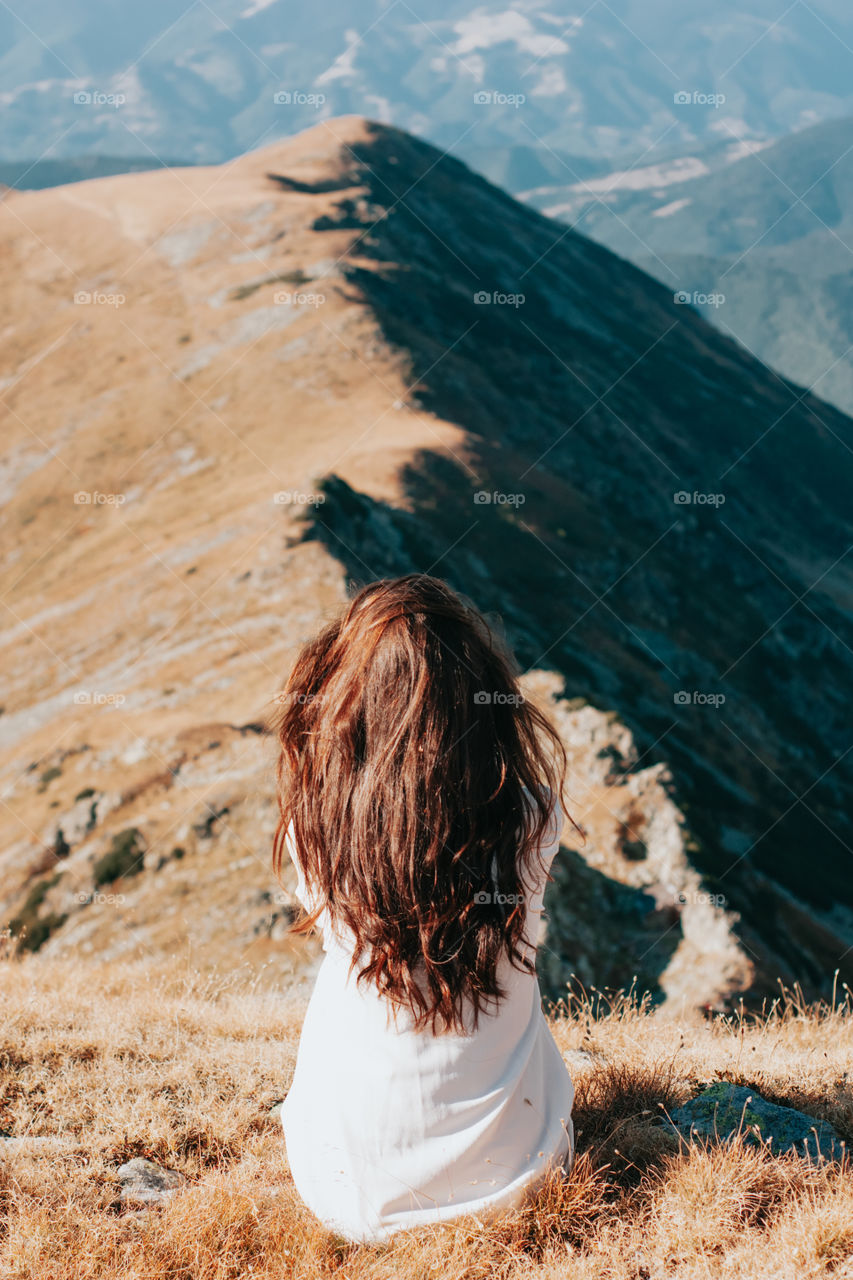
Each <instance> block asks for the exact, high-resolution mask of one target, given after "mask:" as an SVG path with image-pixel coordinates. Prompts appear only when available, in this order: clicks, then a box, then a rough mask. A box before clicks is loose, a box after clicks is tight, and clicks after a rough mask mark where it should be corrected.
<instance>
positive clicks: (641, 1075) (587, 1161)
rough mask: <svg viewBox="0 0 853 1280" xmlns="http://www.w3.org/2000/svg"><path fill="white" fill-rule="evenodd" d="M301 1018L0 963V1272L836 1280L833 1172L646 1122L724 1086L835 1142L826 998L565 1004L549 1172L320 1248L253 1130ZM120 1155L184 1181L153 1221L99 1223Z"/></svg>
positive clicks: (211, 994) (236, 1001)
mask: <svg viewBox="0 0 853 1280" xmlns="http://www.w3.org/2000/svg"><path fill="white" fill-rule="evenodd" d="M303 1013H304V1005H303V1004H300V1003H296V1002H294V1001H292V1000H288V998H287V995H286V993H279V994H277V993H271V992H270V991H264V990H263V989H262V988H261V986H259V985H258V983H257V981H256V982H255V983H254V984H252V983H249V982H248V981H247V980H244V979H243V978H242V977H240V976H237V977H234V978H232V979H230V980H229V979H225V978H223V979H217V980H213V981H212V980H210V979H201V978H200V977H199V976H198V975H197V974H195V973H193V972H192V971H191V970H183V969H182V968H181V966H180V965H177V966H175V967H174V968H173V969H172V970H166V969H165V968H164V969H162V970H157V971H155V970H152V969H151V968H147V969H146V968H143V967H129V966H126V967H117V966H113V967H111V968H109V969H107V968H105V967H104V968H100V969H95V968H90V969H87V968H85V967H82V966H79V965H77V966H73V965H71V964H64V963H49V964H48V963H45V962H43V961H40V960H39V959H38V958H34V959H33V958H30V959H27V960H25V961H22V962H5V963H2V964H0V1028H2V1031H0V1037H2V1038H0V1128H2V1129H3V1130H5V1131H6V1132H11V1133H14V1134H24V1133H26V1134H31V1135H34V1136H40V1137H42V1138H46V1139H48V1141H47V1142H46V1143H45V1142H42V1143H41V1144H39V1143H24V1144H21V1145H20V1146H19V1147H18V1150H17V1151H16V1152H15V1153H14V1154H13V1155H7V1157H6V1159H5V1160H4V1161H3V1162H2V1163H0V1274H2V1275H3V1276H4V1277H6V1276H9V1277H16V1278H18V1277H20V1278H23V1277H27V1280H30V1278H32V1280H36V1278H38V1280H43V1278H46V1277H51V1280H71V1278H72V1277H74V1278H75V1280H83V1278H84V1277H86V1278H87V1280H88V1278H89V1277H95V1276H97V1277H98V1278H99V1280H102V1278H103V1280H110V1278H112V1277H119V1276H120V1277H122V1280H136V1278H138V1280H143V1277H144V1278H145V1280H158V1278H160V1277H163V1278H165V1277H167V1276H168V1277H170V1280H177V1278H178V1277H181V1278H182V1280H183V1278H185V1280H190V1278H192V1280H226V1277H227V1278H229V1280H230V1278H234V1280H236V1278H237V1277H248V1276H253V1277H269V1278H270V1280H271V1278H272V1277H273V1276H274V1277H277V1278H279V1277H294V1278H296V1277H299V1278H302V1277H304V1278H305V1280H308V1278H309V1277H311V1278H312V1280H313V1278H314V1277H320V1276H332V1275H335V1276H340V1277H342V1278H343V1277H347V1278H348V1280H356V1278H358V1280H367V1278H368V1277H377V1278H378V1277H387V1276H392V1275H393V1276H400V1277H404V1278H411V1280H414V1278H415V1277H428V1276H429V1277H438V1278H439V1280H451V1277H452V1278H453V1280H456V1278H457V1277H468V1278H471V1280H473V1278H474V1277H486V1276H490V1277H494V1276H500V1277H506V1278H509V1277H513V1278H515V1277H522V1276H525V1277H530V1276H537V1277H543V1278H544V1277H555V1278H556V1277H557V1276H577V1277H593V1276H595V1277H614V1278H617V1277H618V1278H619V1280H629V1278H630V1280H640V1278H641V1277H645V1278H646V1280H649V1278H651V1277H659V1276H664V1275H667V1276H679V1277H682V1276H684V1277H693V1276H696V1277H699V1276H703V1277H704V1276H708V1275H714V1274H721V1268H722V1266H723V1265H725V1274H726V1275H727V1276H731V1277H756V1278H757V1277H761V1278H762V1280H765V1278H766V1277H768V1276H774V1277H789V1276H790V1277H797V1280H808V1277H811V1276H818V1275H824V1274H832V1275H833V1276H834V1277H844V1276H851V1275H853V1185H851V1181H850V1178H849V1173H847V1174H845V1173H844V1172H843V1171H839V1168H838V1166H830V1167H828V1168H823V1169H818V1168H815V1167H812V1166H809V1165H808V1164H807V1163H806V1162H805V1161H800V1160H798V1159H795V1158H790V1157H785V1158H773V1157H770V1156H768V1155H766V1154H765V1153H764V1152H763V1151H755V1150H754V1149H745V1148H743V1147H739V1146H735V1147H734V1148H732V1149H728V1150H721V1149H717V1150H703V1149H702V1148H700V1147H692V1148H684V1149H682V1150H681V1151H679V1150H678V1148H677V1146H676V1145H675V1144H674V1143H672V1142H670V1140H668V1139H667V1138H666V1137H665V1136H664V1135H663V1134H662V1133H661V1132H660V1130H658V1129H656V1128H655V1127H654V1125H653V1123H652V1118H653V1116H654V1114H655V1112H658V1113H659V1111H660V1107H661V1106H664V1107H667V1108H669V1107H671V1106H672V1105H673V1104H674V1103H676V1102H677V1101H678V1100H679V1099H681V1098H682V1097H684V1096H685V1095H688V1094H690V1093H691V1091H692V1090H695V1087H696V1085H697V1084H698V1083H701V1082H705V1081H710V1080H714V1079H718V1078H724V1079H728V1080H732V1081H736V1082H738V1083H745V1084H748V1085H749V1086H751V1087H755V1088H756V1089H759V1090H760V1091H761V1092H762V1093H763V1094H764V1095H765V1096H767V1097H769V1098H772V1099H774V1100H776V1101H779V1102H784V1103H789V1104H793V1105H795V1106H800V1107H802V1108H804V1109H805V1110H807V1111H808V1112H810V1113H811V1114H812V1115H814V1116H816V1117H825V1118H827V1119H829V1120H830V1121H831V1122H832V1123H834V1124H835V1125H836V1127H837V1128H838V1130H839V1131H840V1132H841V1133H842V1134H843V1135H844V1136H845V1137H846V1138H847V1139H848V1140H849V1139H850V1138H851V1137H853V1095H851V1089H850V1084H849V1079H848V1071H849V1065H850V1062H851V1049H853V1019H851V1016H850V1013H851V1010H850V1008H849V1006H848V1007H846V1008H845V1009H843V1010H838V1009H836V1010H835V1011H834V1012H831V1011H829V1010H827V1009H825V1008H824V1009H822V1010H814V1009H812V1010H807V1009H804V1008H802V1007H798V1006H797V1005H796V1003H793V1004H792V1003H788V1004H787V1006H786V1007H785V1008H782V1007H781V1006H780V1007H779V1008H777V1009H776V1010H775V1011H773V1012H772V1013H771V1014H770V1016H769V1017H767V1018H765V1019H763V1020H758V1021H754V1022H749V1023H743V1022H738V1020H737V1019H728V1020H726V1019H723V1018H716V1019H714V1020H713V1021H708V1022H703V1021H696V1022H688V1021H684V1022H677V1021H672V1020H665V1019H661V1018H659V1017H655V1016H652V1015H650V1014H649V1013H648V1012H647V1011H646V1010H645V1009H644V1008H643V1007H638V1005H637V1004H636V1003H634V1002H627V1001H622V1000H620V1001H616V1002H614V1003H613V1004H612V1006H611V1008H610V1009H607V1010H605V1011H604V1012H603V1013H602V1012H599V1014H598V1015H597V1016H596V1015H594V1012H593V1010H592V1008H591V1007H590V1005H589V1003H588V1002H587V1003H585V1004H584V1003H579V1004H578V1003H575V1004H573V1005H572V1006H571V1007H569V1008H568V1009H567V1010H564V1011H563V1013H562V1014H560V1015H559V1016H557V1017H555V1019H554V1021H553V1029H554V1035H555V1037H556V1040H557V1043H558V1044H559V1046H560V1048H561V1050H562V1051H563V1052H564V1053H565V1054H566V1055H567V1060H568V1061H569V1062H570V1064H571V1067H572V1071H573V1075H574V1077H575V1083H576V1087H577V1105H576V1109H575V1123H576V1128H577V1132H578V1150H579V1152H580V1155H579V1159H578V1161H577V1162H576V1165H575V1170H574V1174H573V1177H572V1179H571V1181H570V1182H569V1183H568V1184H565V1185H564V1186H562V1187H550V1188H546V1189H545V1191H544V1192H542V1194H541V1195H540V1197H539V1199H538V1201H537V1202H536V1203H535V1204H534V1205H532V1206H531V1207H530V1208H529V1209H526V1210H523V1211H521V1210H520V1211H517V1212H514V1213H511V1214H508V1215H506V1216H505V1217H504V1218H502V1219H501V1220H500V1221H498V1222H497V1223H495V1224H493V1225H492V1226H491V1227H489V1228H488V1229H484V1228H481V1227H480V1225H479V1224H478V1223H477V1222H476V1221H474V1220H470V1219H469V1220H464V1221H460V1222H459V1223H457V1224H455V1225H452V1226H448V1227H445V1228H443V1229H441V1230H440V1231H431V1230H424V1231H420V1232H418V1233H411V1234H404V1235H402V1236H400V1237H398V1238H397V1240H396V1242H391V1243H390V1244H387V1245H385V1246H380V1247H375V1248H374V1247H363V1246H349V1245H346V1244H345V1243H342V1242H341V1241H340V1240H339V1239H336V1238H335V1237H334V1236H332V1235H330V1234H329V1233H328V1232H326V1231H324V1230H323V1229H322V1228H321V1227H320V1226H319V1225H318V1224H317V1223H316V1221H315V1220H314V1219H313V1218H312V1216H311V1215H310V1213H308V1211H307V1210H306V1209H304V1208H303V1207H302V1205H301V1204H300V1201H299V1198H298V1196H297V1194H296V1192H295V1189H294V1187H293V1184H292V1182H291V1179H290V1175H289V1171H288V1167H287V1162H286V1154H285V1149H284V1143H283V1140H282V1137H281V1133H280V1130H279V1128H278V1126H277V1125H276V1124H274V1123H271V1122H270V1121H269V1119H268V1118H267V1111H268V1108H269V1106H270V1105H271V1104H272V1103H273V1102H274V1101H275V1100H276V1099H278V1098H280V1097H281V1096H282V1095H283V1093H284V1092H285V1091H286V1089H287V1087H288V1083H289V1080H290V1077H291V1073H292V1071H293V1067H294V1062H295V1055H296V1048H297V1043H298V1036H299V1028H300V1024H301V1019H302V1015H303ZM579 1049H584V1050H586V1051H587V1052H588V1054H589V1055H590V1058H589V1061H588V1062H586V1063H585V1064H584V1065H578V1056H577V1050H579ZM581 1062H583V1059H581ZM134 1155H145V1156H148V1157H150V1158H153V1159H155V1160H158V1161H162V1162H163V1163H165V1164H167V1165H169V1166H170V1167H173V1168H178V1169H180V1170H182V1171H183V1172H184V1173H185V1174H186V1175H187V1176H188V1178H189V1186H188V1188H187V1189H186V1190H185V1191H182V1192H181V1193H179V1195H178V1196H177V1197H176V1198H175V1199H174V1200H173V1201H172V1203H171V1204H170V1205H169V1206H168V1208H167V1209H165V1210H164V1211H160V1210H156V1211H152V1212H150V1213H147V1214H137V1213H128V1212H119V1211H118V1204H117V1201H118V1196H117V1190H118V1184H117V1182H116V1178H115V1170H116V1168H117V1166H118V1165H119V1164H120V1163H121V1162H122V1161H123V1160H126V1159H128V1158H130V1157H131V1156H134ZM724 1256H725V1264H723V1258H724Z"/></svg>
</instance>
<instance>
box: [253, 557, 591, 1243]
mask: <svg viewBox="0 0 853 1280" xmlns="http://www.w3.org/2000/svg"><path fill="white" fill-rule="evenodd" d="M282 707H283V710H282V711H281V713H280V717H279V721H278V726H277V728H278V738H279V742H280V746H281V751H280V756H279V765H278V775H277V776H278V784H279V785H278V789H279V796H278V799H279V808H280V820H279V824H278V828H277V831H276V840H275V847H274V862H275V865H276V866H277V867H280V866H281V864H282V861H283V859H284V858H285V857H286V852H285V851H287V853H289V855H290V857H291V858H292V860H293V862H294V863H295V865H296V868H297V873H298V889H297V892H298V895H299V897H300V900H301V901H302V904H303V906H304V907H305V909H306V915H305V917H304V918H303V919H302V920H301V921H299V922H298V923H297V924H296V925H295V926H294V928H295V930H296V931H298V932H304V931H306V930H308V929H310V928H311V927H312V926H317V927H319V928H321V929H322V931H323V937H324V947H325V950H326V955H325V958H324V960H323V964H322V966H321V970H320V973H319V976H318V978H317V983H316V988H315V991H314V993H313V995H312V998H311V1002H310V1006H309V1009H308V1013H307V1016H306V1019H305V1024H304V1028H303V1032H302V1039H301V1043H300V1047H299V1055H298V1059H297V1067H296V1073H295V1078H294V1082H293V1087H292V1089H291V1091H290V1093H289V1094H288V1097H287V1099H286V1100H285V1104H284V1106H283V1108H282V1120H283V1124H284V1131H285V1137H286V1141H287V1149H288V1156H289V1160H290V1165H291V1170H292V1172H293V1177H294V1180H295V1182H296V1185H297V1188H298V1189H299V1191H300V1193H301V1194H302V1197H303V1199H304V1200H305V1201H306V1202H307V1204H308V1205H309V1206H310V1207H311V1208H312V1209H313V1210H314V1211H315V1212H316V1214H317V1215H318V1217H319V1218H320V1219H321V1220H322V1221H323V1222H325V1223H326V1224H327V1225H328V1226H330V1227H333V1228H335V1229H337V1230H338V1231H339V1232H340V1233H342V1234H343V1235H346V1236H349V1237H350V1238H351V1239H381V1238H382V1237H383V1236H386V1235H389V1234H390V1233H392V1232H394V1231H396V1230H398V1229H400V1228H402V1227H407V1226H417V1225H419V1224H421V1223H428V1222H436V1221H440V1220H442V1219H444V1218H452V1217H456V1216H458V1215H459V1214H462V1213H466V1212H478V1213H480V1212H486V1211H489V1210H494V1209H500V1208H502V1207H506V1206H510V1205H514V1204H517V1203H519V1202H520V1200H522V1199H523V1198H524V1197H525V1195H526V1194H527V1193H528V1192H529V1191H530V1189H531V1188H532V1187H533V1186H534V1185H535V1184H536V1183H537V1182H538V1181H539V1180H540V1179H541V1178H542V1177H543V1175H544V1173H545V1171H546V1169H547V1168H548V1166H549V1165H550V1164H553V1163H557V1164H560V1163H563V1162H564V1161H565V1160H567V1159H568V1158H569V1157H570V1154H571V1149H572V1133H571V1106H572V1085H571V1081H570V1079H569V1076H568V1073H567V1071H566V1068H565V1066H564V1064H563V1062H562V1060H561V1058H560V1055H559V1053H558V1051H557V1048H556V1045H555V1044H554V1041H553V1038H552V1037H551V1034H550V1031H549V1029H548V1026H547V1023H546V1022H545V1019H544V1017H543V1014H542V1009H541V1001H540V996H539V989H538V983H537V979H536V969H535V963H534V962H535V952H536V947H535V940H536V938H537V936H538V929H539V924H540V915H541V909H542V895H543V892H544V887H545V881H546V879H547V875H548V868H549V866H550V862H551V859H552V858H553V856H554V853H555V852H556V849H557V845H558V841H559V835H560V827H561V825H562V812H561V808H560V797H561V795H562V787H563V783H564V779H565V772H566V756H565V748H564V747H563V744H562V742H561V740H560V738H559V735H558V734H557V733H556V731H555V730H554V728H553V726H552V725H551V724H550V723H549V722H548V720H547V717H546V716H545V715H544V714H543V713H542V712H541V711H540V710H539V709H538V708H536V707H535V706H533V705H531V704H530V703H528V702H527V701H526V700H525V698H524V697H523V695H522V693H521V690H520V688H519V685H518V679H517V674H516V668H515V664H514V660H513V659H512V655H511V654H510V653H509V651H508V650H507V649H506V648H505V647H504V646H503V644H502V642H501V641H500V639H499V638H498V637H497V636H496V635H495V634H494V632H493V631H492V629H491V627H490V626H489V625H488V623H487V622H486V620H485V618H483V616H482V615H481V614H480V613H478V611H477V610H476V609H475V608H474V607H473V606H472V605H471V604H470V603H469V602H466V601H464V600H463V599H462V598H461V597H460V596H458V595H457V594H456V593H455V592H453V591H452V590H451V589H450V588H449V587H448V586H447V584H446V583H443V582H441V581H440V580H439V579H436V578H430V577H426V576H424V575H419V574H411V575H408V576H407V577H404V578H397V579H390V580H385V581H382V582H376V583H372V584H370V585H369V586H368V587H365V588H364V589H363V590H362V591H361V592H359V593H358V595H357V596H356V597H355V598H354V599H353V600H352V602H351V603H350V605H349V607H348V608H347V610H346V611H345V613H344V614H343V616H342V617H341V618H339V619H337V620H335V621H333V622H332V623H330V624H329V625H328V626H327V627H326V628H324V630H323V631H322V632H321V633H320V635H318V636H317V637H316V638H315V639H314V640H313V641H310V642H309V643H308V644H307V645H306V646H305V647H304V648H303V650H302V652H301V653H300V655H299V657H298V659H297V661H296V664H295V666H294V668H293V671H292V672H291V674H290V677H289V679H288V682H287V688H286V693H285V697H284V699H283V700H282Z"/></svg>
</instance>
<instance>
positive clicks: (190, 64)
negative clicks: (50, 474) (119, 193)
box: [0, 0, 853, 187]
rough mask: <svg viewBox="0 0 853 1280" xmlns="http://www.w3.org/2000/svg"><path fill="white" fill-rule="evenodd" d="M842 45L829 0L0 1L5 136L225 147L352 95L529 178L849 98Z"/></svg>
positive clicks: (842, 18)
mask: <svg viewBox="0 0 853 1280" xmlns="http://www.w3.org/2000/svg"><path fill="white" fill-rule="evenodd" d="M852 46H853V10H851V8H850V6H849V5H848V4H846V3H843V0H813V2H812V3H810V4H808V5H807V4H805V3H796V4H794V5H792V6H791V7H790V8H789V9H787V10H784V11H783V12H782V13H781V14H780V5H779V3H778V2H777V0H747V3H746V4H745V5H742V4H735V3H733V0H721V2H720V3H718V4H717V5H715V6H714V7H713V10H708V11H707V12H706V13H705V12H703V11H697V12H692V13H691V14H690V15H689V19H686V18H685V14H684V10H683V6H680V5H675V4H673V3H672V0H612V3H609V4H605V3H603V0H602V2H600V3H595V4H593V5H592V6H589V7H587V6H578V7H577V9H573V10H571V11H566V10H565V9H561V8H560V7H557V8H555V7H554V6H553V5H551V4H548V3H545V0H529V2H528V3H527V4H525V5H524V6H523V7H510V6H508V5H507V4H506V3H496V2H495V0H486V2H485V3H481V4H477V5H471V4H470V3H465V0H431V3H430V4H429V5H428V6H423V5H422V4H420V0H418V3H416V4H414V5H413V4H411V3H409V0H391V2H390V3H381V2H380V0H359V2H358V3H356V4H353V3H343V2H342V0H329V2H328V3H326V4H325V5H324V6H322V7H319V6H305V5H299V4H296V3H294V2H293V0H211V3H209V4H208V3H204V4H197V5H190V6H188V7H186V8H184V7H183V6H175V5H174V4H172V3H167V2H166V0H151V2H150V3H148V4H146V5H138V6H127V5H120V4H118V3H116V2H115V0H112V2H108V0H95V2H94V3H93V2H87V3H84V2H83V0H63V3H61V4H60V3H59V0H33V3H31V4H30V6H29V7H28V9H27V13H26V22H24V21H22V20H20V19H18V18H17V17H16V16H15V15H14V13H13V11H12V10H11V9H9V8H6V7H4V8H0V48H2V49H3V50H4V51H5V52H4V53H3V55H2V57H0V93H2V101H3V107H4V124H5V135H4V147H3V149H4V152H5V156H6V158H16V157H26V158H27V159H28V160H30V161H32V160H35V159H39V158H60V157H67V156H74V155H79V154H83V153H86V152H97V153H100V154H107V155H118V156H122V155H127V156H133V157H136V158H139V157H141V156H144V155H145V154H147V153H148V152H149V150H150V152H151V153H152V154H153V155H157V156H163V155H169V156H172V155H175V154H180V155H183V156H184V157H186V158H187V159H193V160H205V161H211V160H221V159H224V158H227V157H229V156H232V155H235V154H237V153H238V152H241V151H244V150H246V149H248V148H252V147H255V146H257V145H259V144H260V143H262V142H268V141H271V140H272V139H274V138H276V137H280V136H284V135H288V134H292V133H295V132H297V131H298V130H300V129H302V128H304V127H306V126H307V125H310V124H314V123H316V122H317V120H318V119H326V118H329V119H330V118H332V117H333V116H337V115H340V114H342V113H348V112H356V113H358V114H363V115H367V116H371V117H374V118H377V119H380V120H385V121H393V122H394V123H395V124H397V125H400V126H402V127H405V128H407V129H409V130H411V131H413V132H414V133H416V134H418V135H420V136H422V137H426V138H429V139H430V140H431V141H433V142H435V143H437V144H438V145H440V146H441V147H444V148H449V149H452V150H454V151H455V152H457V153H458V154H460V155H462V156H463V157H465V158H466V159H467V160H469V162H473V163H475V164H477V162H478V156H481V155H482V156H484V162H483V165H482V167H483V168H484V169H486V170H487V171H489V172H490V176H492V177H499V178H501V179H502V180H504V181H507V182H509V183H510V185H512V186H513V187H518V186H527V185H531V183H533V184H535V183H536V181H537V177H536V175H535V173H533V172H525V173H523V174H522V173H514V172H513V164H514V163H519V164H520V165H521V167H522V169H525V168H531V167H532V169H535V168H536V165H537V164H542V165H545V166H547V165H548V164H556V166H557V167H558V168H559V167H561V163H562V160H563V158H564V157H565V156H571V155H579V156H586V157H588V158H593V159H598V158H599V157H601V156H602V155H606V156H611V157H612V156H614V155H619V154H622V153H630V154H631V155H632V156H633V157H637V156H638V155H640V154H642V153H644V152H648V153H649V154H655V155H657V154H659V153H660V154H666V153H667V151H671V150H672V149H673V148H675V149H676V150H679V149H680V150H681V151H682V152H683V151H684V150H685V148H689V147H691V146H694V145H702V144H704V143H706V142H719V141H720V140H726V139H728V138H730V137H731V136H732V135H735V136H736V137H738V138H740V137H744V136H748V137H750V138H768V137H778V136H781V135H782V134H784V133H787V132H790V131H792V130H794V129H797V128H802V127H804V126H805V125H808V124H810V123H813V122H815V121H820V120H824V119H829V118H833V117H837V116H840V115H844V114H848V113H850V112H853V76H851V74H850V72H851V62H853V55H851V52H850V50H851V47H852ZM477 94H480V95H484V96H485V98H486V100H485V101H479V102H478V101H475V95H477ZM75 95H77V100H76V101H75ZM276 95H278V100H276ZM679 96H680V100H679ZM522 98H523V101H522V100H521V99H522ZM721 98H724V101H722V100H720V99H721ZM518 148H522V151H518V150H517V149H518ZM530 149H533V150H534V151H537V152H538V153H539V156H538V160H536V161H534V160H532V159H531V158H530V156H529V154H525V150H526V151H528V152H529V150H530ZM551 152H553V153H554V154H553V155H552V154H551ZM500 157H503V158H504V162H505V164H506V166H507V167H506V172H503V173H500V172H496V170H495V165H496V164H498V163H500ZM546 157H548V159H546ZM540 176H541V175H540ZM545 176H546V177H547V175H545ZM564 180H565V178H564Z"/></svg>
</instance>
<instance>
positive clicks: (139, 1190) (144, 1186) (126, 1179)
mask: <svg viewBox="0 0 853 1280" xmlns="http://www.w3.org/2000/svg"><path fill="white" fill-rule="evenodd" d="M118 1176H119V1181H120V1182H121V1198H122V1200H123V1201H124V1202H125V1203H126V1204H164V1203H165V1202H166V1201H167V1200H168V1199H169V1197H170V1196H173V1195H174V1194H175V1192H176V1191H179V1190H180V1188H181V1187H183V1186H184V1185H185V1184H186V1181H187V1180H186V1178H185V1177H184V1175H183V1174H182V1173H178V1171H177V1169H164V1168H163V1167H162V1165H159V1164H155V1163H154V1161H153V1160H144V1159H143V1158H142V1157H141V1156H137V1157H136V1159H134V1160H128V1162H127V1164H123V1165H122V1166H121V1168H120V1169H119V1170H118Z"/></svg>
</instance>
